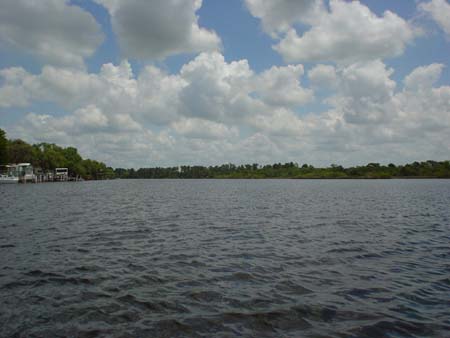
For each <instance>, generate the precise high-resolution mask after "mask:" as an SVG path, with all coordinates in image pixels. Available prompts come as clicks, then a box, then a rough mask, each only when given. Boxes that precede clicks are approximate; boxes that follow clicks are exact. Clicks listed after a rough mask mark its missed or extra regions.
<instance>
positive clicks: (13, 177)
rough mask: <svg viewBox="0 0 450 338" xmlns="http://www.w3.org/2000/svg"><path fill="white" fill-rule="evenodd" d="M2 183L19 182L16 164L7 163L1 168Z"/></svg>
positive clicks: (0, 177) (0, 178)
mask: <svg viewBox="0 0 450 338" xmlns="http://www.w3.org/2000/svg"><path fill="white" fill-rule="evenodd" d="M0 172H1V173H0V184H1V183H19V176H18V175H17V170H16V166H15V165H5V166H1V168H0Z"/></svg>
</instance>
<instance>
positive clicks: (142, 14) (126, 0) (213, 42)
mask: <svg viewBox="0 0 450 338" xmlns="http://www.w3.org/2000/svg"><path fill="white" fill-rule="evenodd" d="M95 1H97V2H98V3H100V4H102V5H103V6H105V7H106V8H107V9H108V11H109V13H110V15H111V22H112V26H113V30H114V32H115V34H116V36H117V39H118V41H119V44H120V47H121V50H122V53H123V54H124V55H125V56H127V57H129V58H135V59H143V60H146V59H163V58H165V57H167V56H170V55H175V54H180V53H196V52H202V51H212V50H217V49H220V47H221V40H220V38H219V36H218V35H217V34H216V33H215V32H214V31H211V30H207V29H206V28H202V27H200V26H199V24H198V16H197V14H196V12H197V11H198V10H199V9H200V7H201V6H202V0H183V1H180V0H151V1H147V0H95Z"/></svg>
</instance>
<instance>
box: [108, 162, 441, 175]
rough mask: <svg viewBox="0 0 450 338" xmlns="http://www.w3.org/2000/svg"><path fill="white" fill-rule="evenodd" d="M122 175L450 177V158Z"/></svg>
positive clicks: (118, 172)
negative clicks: (401, 163) (410, 161)
mask: <svg viewBox="0 0 450 338" xmlns="http://www.w3.org/2000/svg"><path fill="white" fill-rule="evenodd" d="M114 172H115V174H116V177H118V178H252V179H253V178H254V179H258V178H299V179H300V178H303V179H316V178H317V179H320V178H342V179H345V178H368V179H370V178H402V177H406V178H415V177H417V178H450V161H441V162H437V161H425V162H414V163H411V164H406V165H399V166H396V165H394V164H389V165H381V164H379V163H369V164H367V165H365V166H356V167H349V168H344V167H342V166H340V165H336V164H333V165H331V166H330V167H327V168H315V167H313V166H312V165H308V164H303V165H299V164H297V163H293V162H289V163H284V164H282V163H276V164H268V165H263V166H262V165H259V164H257V163H254V164H244V165H234V164H223V165H220V166H209V167H205V166H181V167H169V168H161V167H157V168H141V169H138V170H135V169H123V168H117V169H115V170H114Z"/></svg>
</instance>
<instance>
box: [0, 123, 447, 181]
mask: <svg viewBox="0 0 450 338" xmlns="http://www.w3.org/2000/svg"><path fill="white" fill-rule="evenodd" d="M20 162H28V163H31V164H32V165H33V166H34V167H39V168H42V169H43V170H44V171H47V170H54V169H55V168H68V169H69V173H70V175H72V176H81V177H83V178H84V179H103V178H125V179H128V178H130V179H137V178H148V179H151V178H255V179H257V178H303V179H315V178H318V179H319V178H342V179H345V178H401V177H406V178H414V177H417V178H450V161H440V162H439V161H431V160H430V161H425V162H414V163H410V164H406V165H395V164H392V163H391V164H388V165H382V164H379V163H369V164H367V165H365V166H355V167H349V168H344V167H342V166H340V165H336V164H332V165H331V166H329V167H326V168H315V167H314V166H312V165H309V164H303V165H299V164H297V163H294V162H288V163H275V164H267V165H259V164H257V163H253V164H243V165H234V164H223V165H218V166H180V167H165V168H163V167H154V168H140V169H137V170H135V169H133V168H131V169H124V168H116V169H113V168H111V167H107V166H106V165H105V164H104V163H102V162H98V161H94V160H90V159H83V158H82V157H81V156H80V155H79V154H78V150H77V149H76V148H74V147H67V148H63V147H60V146H57V145H55V144H49V143H38V144H33V145H30V144H28V143H26V142H24V141H22V140H8V139H7V138H6V134H5V132H4V131H3V130H1V129H0V164H6V163H20Z"/></svg>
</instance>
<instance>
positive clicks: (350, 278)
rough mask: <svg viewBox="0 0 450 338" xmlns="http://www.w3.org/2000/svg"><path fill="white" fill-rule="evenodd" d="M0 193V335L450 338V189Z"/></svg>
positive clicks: (314, 185)
mask: <svg viewBox="0 0 450 338" xmlns="http://www.w3.org/2000/svg"><path fill="white" fill-rule="evenodd" d="M0 198H1V202H0V211H1V212H0V337H449V336H450V334H449V332H450V180H114V181H97V182H78V183H47V184H36V185H33V184H27V185H3V186H0Z"/></svg>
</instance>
